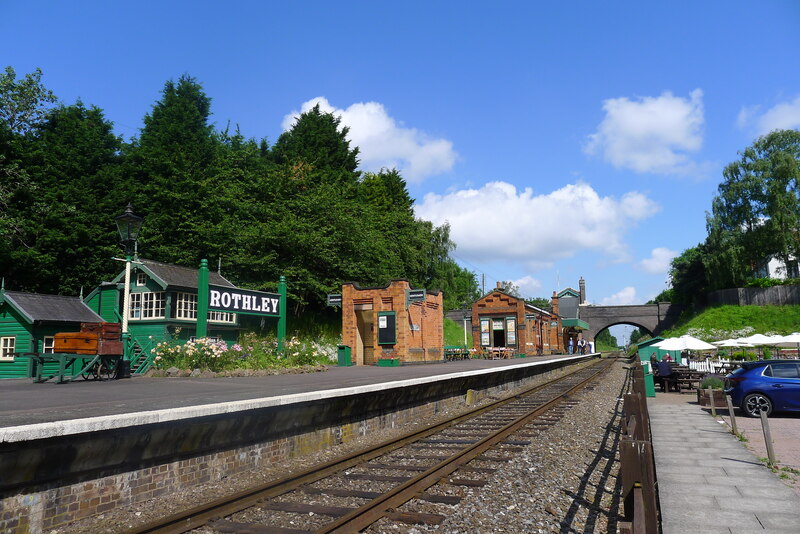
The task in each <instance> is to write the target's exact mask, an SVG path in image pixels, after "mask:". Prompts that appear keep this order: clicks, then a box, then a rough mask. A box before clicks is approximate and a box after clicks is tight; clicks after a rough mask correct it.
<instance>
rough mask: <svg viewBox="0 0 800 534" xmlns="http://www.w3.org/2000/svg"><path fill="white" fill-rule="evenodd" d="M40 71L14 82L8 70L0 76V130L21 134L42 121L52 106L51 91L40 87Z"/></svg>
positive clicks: (13, 74)
mask: <svg viewBox="0 0 800 534" xmlns="http://www.w3.org/2000/svg"><path fill="white" fill-rule="evenodd" d="M41 80H42V70H41V69H38V68H37V69H36V70H35V71H33V72H32V73H30V74H26V75H25V78H23V79H21V80H17V73H16V72H15V71H14V69H13V68H12V67H6V68H5V71H4V72H3V73H2V74H0V128H6V129H8V131H10V132H12V133H15V134H24V133H26V132H28V131H29V130H30V129H31V128H33V127H34V126H36V125H37V124H38V123H39V122H41V120H42V119H43V118H44V116H45V114H46V113H47V109H48V107H49V105H50V104H53V103H55V102H56V97H55V95H54V94H53V92H52V91H50V90H49V89H47V88H46V87H44V85H42V81H41Z"/></svg>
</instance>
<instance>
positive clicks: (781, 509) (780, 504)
mask: <svg viewBox="0 0 800 534" xmlns="http://www.w3.org/2000/svg"><path fill="white" fill-rule="evenodd" d="M648 410H649V412H650V417H651V421H650V422H651V432H652V438H653V454H654V456H655V464H656V478H657V480H658V491H659V503H660V507H661V527H662V532H663V534H683V533H685V532H704V533H715V532H725V533H728V534H734V533H736V534H746V533H751V532H759V533H764V532H773V533H786V532H793V533H795V534H797V533H800V495H798V494H796V493H795V492H794V491H793V490H792V488H791V487H789V486H788V485H787V484H786V483H784V481H783V480H781V478H779V476H778V475H777V474H776V473H774V472H773V471H771V470H770V469H769V468H767V466H765V465H764V464H762V463H761V462H760V461H759V460H758V458H756V456H754V454H753V453H752V452H751V451H748V450H747V448H746V444H745V443H744V442H742V441H739V439H737V438H736V436H734V435H733V434H732V433H731V432H730V430H729V427H728V426H727V425H726V424H720V421H719V420H718V419H717V418H715V417H712V416H711V415H710V414H709V413H708V411H707V410H705V409H703V407H701V406H699V405H698V404H697V402H696V400H692V399H690V398H689V397H688V396H687V397H684V398H682V399H677V398H676V397H675V396H674V395H673V396H670V395H669V394H658V395H657V396H656V397H655V398H649V399H648ZM726 412H727V410H726ZM722 422H723V423H725V421H722ZM790 435H792V436H793V435H794V434H790Z"/></svg>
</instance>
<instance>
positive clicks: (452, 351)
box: [444, 345, 469, 361]
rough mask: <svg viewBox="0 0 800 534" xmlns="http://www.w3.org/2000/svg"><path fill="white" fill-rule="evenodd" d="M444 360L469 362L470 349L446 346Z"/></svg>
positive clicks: (459, 346)
mask: <svg viewBox="0 0 800 534" xmlns="http://www.w3.org/2000/svg"><path fill="white" fill-rule="evenodd" d="M444 359H445V360H447V361H452V360H469V349H468V348H467V347H464V346H461V345H446V346H445V347H444Z"/></svg>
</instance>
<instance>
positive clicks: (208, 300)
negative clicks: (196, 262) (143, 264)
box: [196, 260, 286, 351]
mask: <svg viewBox="0 0 800 534" xmlns="http://www.w3.org/2000/svg"><path fill="white" fill-rule="evenodd" d="M209 311H219V312H228V313H239V314H243V315H258V316H261V317H277V319H278V350H279V351H283V347H284V339H285V338H286V277H285V276H281V277H280V281H279V282H278V292H277V293H266V292H263V291H252V290H250V289H239V288H237V287H227V286H217V285H211V284H209V283H208V260H201V261H200V269H199V271H198V273H197V333H196V335H197V337H198V338H200V337H206V336H207V335H208V312H209Z"/></svg>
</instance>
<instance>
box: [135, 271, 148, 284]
mask: <svg viewBox="0 0 800 534" xmlns="http://www.w3.org/2000/svg"><path fill="white" fill-rule="evenodd" d="M136 285H137V286H138V287H145V286H147V273H136Z"/></svg>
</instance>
